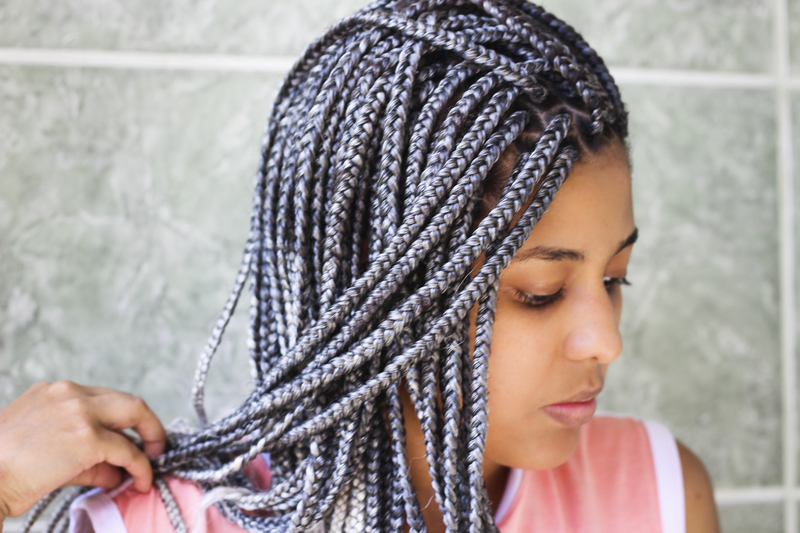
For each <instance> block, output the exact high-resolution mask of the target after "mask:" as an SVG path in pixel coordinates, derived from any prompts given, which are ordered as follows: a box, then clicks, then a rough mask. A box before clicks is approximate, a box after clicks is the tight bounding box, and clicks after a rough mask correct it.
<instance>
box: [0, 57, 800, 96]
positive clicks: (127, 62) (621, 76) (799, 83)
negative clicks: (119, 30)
mask: <svg viewBox="0 0 800 533" xmlns="http://www.w3.org/2000/svg"><path fill="white" fill-rule="evenodd" d="M293 64H294V58H292V57H286V56H275V55H236V54H192V53H172V52H136V51H124V50H91V49H55V48H3V47H0V65H22V66H49V67H73V68H110V69H133V70H206V71H222V72H269V73H279V74H283V73H285V72H287V71H288V70H289V69H290V68H291V67H292V65H293ZM610 70H611V73H612V74H613V75H614V78H615V79H616V80H617V82H619V83H621V84H625V85H668V86H680V87H708V88H721V87H722V88H724V87H728V88H742V89H748V88H752V89H768V88H774V87H776V86H777V84H778V80H777V78H776V76H774V75H773V74H766V73H748V72H715V71H704V70H682V69H649V68H630V67H613V66H612V67H610ZM786 79H787V81H788V87H789V88H790V89H795V90H796V89H800V76H794V77H788V76H787V77H786Z"/></svg>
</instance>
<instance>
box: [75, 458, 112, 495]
mask: <svg viewBox="0 0 800 533" xmlns="http://www.w3.org/2000/svg"><path fill="white" fill-rule="evenodd" d="M122 477H123V474H122V470H120V469H119V468H118V467H116V466H113V465H110V464H108V463H100V464H97V465H95V466H93V467H92V468H90V469H89V470H85V471H83V472H81V473H80V474H78V475H77V476H75V477H74V478H72V479H71V480H69V481H68V482H67V483H66V485H80V486H84V487H100V488H103V489H113V488H114V487H116V486H118V485H119V484H120V483H122Z"/></svg>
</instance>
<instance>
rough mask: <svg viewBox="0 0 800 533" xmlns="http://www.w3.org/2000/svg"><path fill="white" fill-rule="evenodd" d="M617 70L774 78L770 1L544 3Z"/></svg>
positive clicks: (553, 0)
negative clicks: (768, 74) (709, 72)
mask: <svg viewBox="0 0 800 533" xmlns="http://www.w3.org/2000/svg"><path fill="white" fill-rule="evenodd" d="M539 3H541V5H542V6H544V7H545V8H546V9H548V10H550V11H552V12H553V13H554V14H555V15H556V16H558V17H559V18H562V19H563V20H565V21H567V22H568V23H569V24H571V25H572V26H573V27H575V29H576V30H578V32H580V33H581V34H582V35H583V36H584V38H585V39H586V40H587V41H588V42H589V44H590V45H591V46H592V47H594V48H595V49H596V50H597V51H598V53H599V54H600V56H601V57H602V58H603V59H604V60H605V62H606V63H607V64H609V65H611V66H615V67H640V68H670V69H698V70H714V71H733V72H770V71H771V68H772V55H771V51H772V4H773V2H771V1H770V0H744V1H743V0H638V1H636V2H630V1H627V0H600V1H596V2H587V1H586V0H541V1H540V2H539Z"/></svg>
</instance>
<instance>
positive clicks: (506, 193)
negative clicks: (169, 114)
mask: <svg viewBox="0 0 800 533" xmlns="http://www.w3.org/2000/svg"><path fill="white" fill-rule="evenodd" d="M626 128H627V119H626V113H625V110H624V107H623V105H622V102H621V101H620V98H619V91H618V89H617V88H616V86H615V84H614V81H613V78H612V77H611V75H610V74H609V73H608V70H607V69H606V68H605V66H604V65H603V62H602V60H600V58H599V57H598V56H597V54H595V53H594V51H592V50H591V48H589V47H588V45H587V44H586V43H585V42H584V41H583V40H582V38H581V37H580V36H579V35H578V34H577V33H575V32H574V30H572V28H570V27H569V26H567V25H566V24H564V23H563V22H561V21H559V20H557V19H556V18H554V17H553V16H552V15H550V14H548V13H546V12H544V11H543V10H542V9H541V8H540V7H538V6H535V5H532V4H528V3H526V2H525V1H523V0H379V1H378V2H375V3H373V4H372V5H370V6H368V7H367V8H365V9H364V10H362V11H360V12H358V13H356V14H355V15H353V16H351V17H349V18H346V19H344V20H343V21H341V22H339V23H338V24H336V25H335V26H333V27H332V28H331V29H330V30H329V31H328V32H327V33H325V34H324V35H323V36H322V37H320V38H319V39H317V40H316V41H315V42H314V43H312V44H311V45H310V46H309V48H308V49H307V50H306V52H305V54H304V55H303V56H302V57H301V58H300V59H299V60H298V61H297V62H296V64H295V65H294V67H293V69H292V71H291V72H290V73H289V74H288V76H287V77H286V80H285V81H284V84H283V86H282V88H281V90H280V92H279V94H278V96H277V98H276V100H275V103H274V105H273V108H272V112H271V115H270V117H269V121H268V126H267V130H266V133H265V136H264V144H263V150H262V160H261V166H260V169H259V173H258V177H257V180H256V187H255V195H254V200H253V210H252V216H251V223H250V233H249V237H248V241H247V245H246V246H245V251H244V254H243V258H242V263H241V267H240V269H239V272H238V274H237V278H236V282H235V285H234V289H233V291H232V293H231V295H230V297H229V299H228V302H227V303H226V305H225V307H224V310H223V312H222V314H221V316H220V318H219V321H218V323H217V325H216V326H215V328H214V330H213V332H212V335H211V338H210V340H209V342H208V345H207V347H206V349H205V350H204V352H203V354H202V356H201V358H200V361H199V363H198V367H197V373H196V376H195V387H194V390H193V403H194V406H195V409H196V411H197V413H198V417H199V420H200V423H201V427H199V428H195V429H191V430H184V431H181V432H178V431H173V432H172V433H171V434H170V437H169V442H168V451H167V452H166V453H165V454H164V455H162V456H161V457H159V458H157V459H156V460H155V461H154V462H153V466H154V469H155V471H156V473H157V475H160V476H163V475H166V474H169V475H172V476H177V477H179V478H183V479H187V480H190V481H194V482H196V483H198V484H199V485H200V487H201V488H202V489H203V490H204V491H206V492H208V491H211V490H214V489H216V488H225V487H228V488H239V489H244V490H230V491H228V492H227V493H226V494H227V495H226V496H225V497H224V498H223V499H222V500H221V501H218V502H217V503H216V504H215V505H216V506H217V508H218V509H219V510H220V511H221V512H222V514H223V515H224V516H225V517H226V518H227V519H228V520H230V521H232V522H233V523H236V524H238V525H239V526H241V527H242V528H244V529H246V530H248V531H252V532H265V533H266V532H287V531H293V532H294V531H313V530H318V529H320V530H325V531H331V532H335V533H339V532H342V533H345V532H346V533H350V532H356V531H358V532H361V531H367V532H370V533H378V532H397V533H400V532H401V531H402V530H403V527H404V524H408V526H409V528H410V531H412V532H422V531H425V523H424V520H423V518H422V511H421V508H420V502H419V501H418V500H417V496H416V494H415V491H414V488H413V485H412V480H411V477H410V472H409V465H408V460H407V458H406V440H405V439H406V437H405V417H406V416H409V415H410V413H404V409H403V403H402V401H401V393H402V390H403V387H405V388H406V390H407V391H408V393H409V397H410V399H411V402H412V405H413V408H414V411H415V413H414V414H415V415H416V416H417V418H418V419H419V421H420V424H421V429H422V433H423V436H424V445H425V451H426V456H427V460H428V466H429V473H430V476H431V478H432V489H433V494H434V497H435V501H436V504H437V505H438V506H439V507H440V509H441V512H442V516H443V518H444V523H445V526H446V529H447V531H448V532H461V531H467V530H468V531H469V532H470V533H478V532H484V531H496V526H495V524H494V520H493V518H492V512H491V507H490V504H489V500H488V496H487V494H486V489H485V486H484V481H483V468H482V462H483V452H484V448H485V442H486V435H487V431H488V402H487V380H488V362H489V354H490V348H491V337H492V324H493V321H494V313H495V304H496V297H497V291H496V288H497V283H498V279H499V276H500V274H501V272H502V270H503V269H504V268H505V267H506V266H507V265H508V263H509V262H510V260H511V258H512V257H513V256H514V255H515V254H516V252H517V250H519V248H520V246H522V244H523V242H524V241H525V240H526V239H527V237H528V236H529V235H530V232H531V230H532V229H533V227H534V226H535V224H536V223H537V221H538V220H539V219H540V218H541V216H542V215H543V214H544V212H545V211H546V210H547V208H548V206H549V205H550V203H551V201H552V199H553V197H554V195H555V193H556V192H557V191H558V189H559V187H560V186H561V184H562V183H563V181H564V179H566V177H567V175H568V174H569V171H570V168H571V166H572V164H573V163H574V162H575V161H576V160H577V159H578V158H579V157H580V156H581V155H582V154H583V153H585V152H586V151H587V150H589V151H592V150H595V149H597V148H599V147H601V146H603V145H604V144H607V143H608V142H610V141H611V140H613V139H619V140H622V139H624V138H625V136H626V134H627V131H626ZM511 147H516V148H517V150H516V152H517V153H518V154H519V156H518V158H516V159H515V160H514V161H512V162H511V165H510V169H511V170H509V172H507V173H506V174H505V175H502V176H498V175H497V172H498V171H497V168H500V167H501V166H502V165H498V161H501V160H504V158H505V159H507V158H508V157H509V155H508V154H510V153H512V151H511V150H510V148H511ZM493 188H496V189H498V190H499V194H497V195H496V196H497V198H494V197H493V196H494V193H492V192H491V190H492V189H493ZM479 259H480V260H481V261H482V262H481V263H480V264H479V266H478V267H476V268H474V269H473V267H474V265H476V264H477V263H476V261H478V260H479ZM247 279H250V280H251V303H250V339H249V344H248V348H249V352H250V357H251V362H252V370H253V379H254V390H253V392H252V393H251V394H250V396H249V398H248V399H247V400H246V401H245V402H244V403H243V404H242V405H241V406H240V407H239V409H237V410H236V411H235V412H234V413H232V414H231V415H229V416H227V417H225V418H223V419H221V420H218V421H216V422H213V423H210V422H209V421H208V419H207V417H206V414H205V409H204V406H203V400H204V395H203V391H204V384H205V381H206V376H207V373H208V372H209V366H210V363H211V359H212V357H213V355H214V352H215V350H216V348H217V346H218V345H219V342H220V339H221V337H222V335H223V333H224V331H225V327H226V326H227V324H228V321H229V320H230V317H231V315H232V313H233V311H234V309H235V307H236V303H237V301H238V299H239V296H240V294H241V292H242V290H243V287H244V286H245V285H246V283H247ZM475 306H477V319H476V323H475V338H474V349H473V350H472V352H470V350H469V349H468V346H469V330H470V318H469V313H470V310H471V309H473V307H475ZM263 452H269V454H270V460H271V472H272V486H271V487H270V488H269V490H267V491H265V492H258V491H255V490H253V487H252V485H250V483H249V481H248V480H247V478H246V477H245V476H244V475H243V473H242V469H243V468H244V467H245V466H246V465H247V464H248V463H249V462H250V461H252V460H253V459H254V458H255V457H256V456H257V455H258V454H260V453H263ZM156 484H157V487H158V489H159V491H160V492H161V493H162V496H163V498H164V500H165V503H166V504H167V506H168V509H171V508H174V509H175V510H176V511H177V507H176V506H174V505H172V506H170V504H174V501H172V500H171V497H170V495H169V494H168V488H167V486H166V484H165V483H164V482H163V481H157V483H156ZM250 511H262V512H260V513H257V515H255V514H250V513H249V512H250ZM263 511H267V512H266V513H264V512H263ZM173 515H174V516H173ZM170 517H171V520H172V521H173V525H174V526H175V528H176V530H177V531H182V530H185V526H184V525H183V520H182V518H181V517H180V513H179V512H175V513H172V514H170Z"/></svg>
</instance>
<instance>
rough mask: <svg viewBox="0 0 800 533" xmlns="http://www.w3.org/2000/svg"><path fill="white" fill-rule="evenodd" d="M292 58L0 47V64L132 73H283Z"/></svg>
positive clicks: (291, 61) (291, 63)
mask: <svg viewBox="0 0 800 533" xmlns="http://www.w3.org/2000/svg"><path fill="white" fill-rule="evenodd" d="M294 61H295V60H294V58H288V57H282V56H269V55H264V56H256V55H228V54H180V53H161V52H131V51H121V50H85V49H84V50H81V49H53V48H0V64H3V65H24V66H48V67H78V68H113V69H135V70H140V69H142V70H212V71H239V72H272V73H280V74H284V73H286V72H288V70H289V69H290V68H291V67H292V65H293V64H294Z"/></svg>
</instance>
